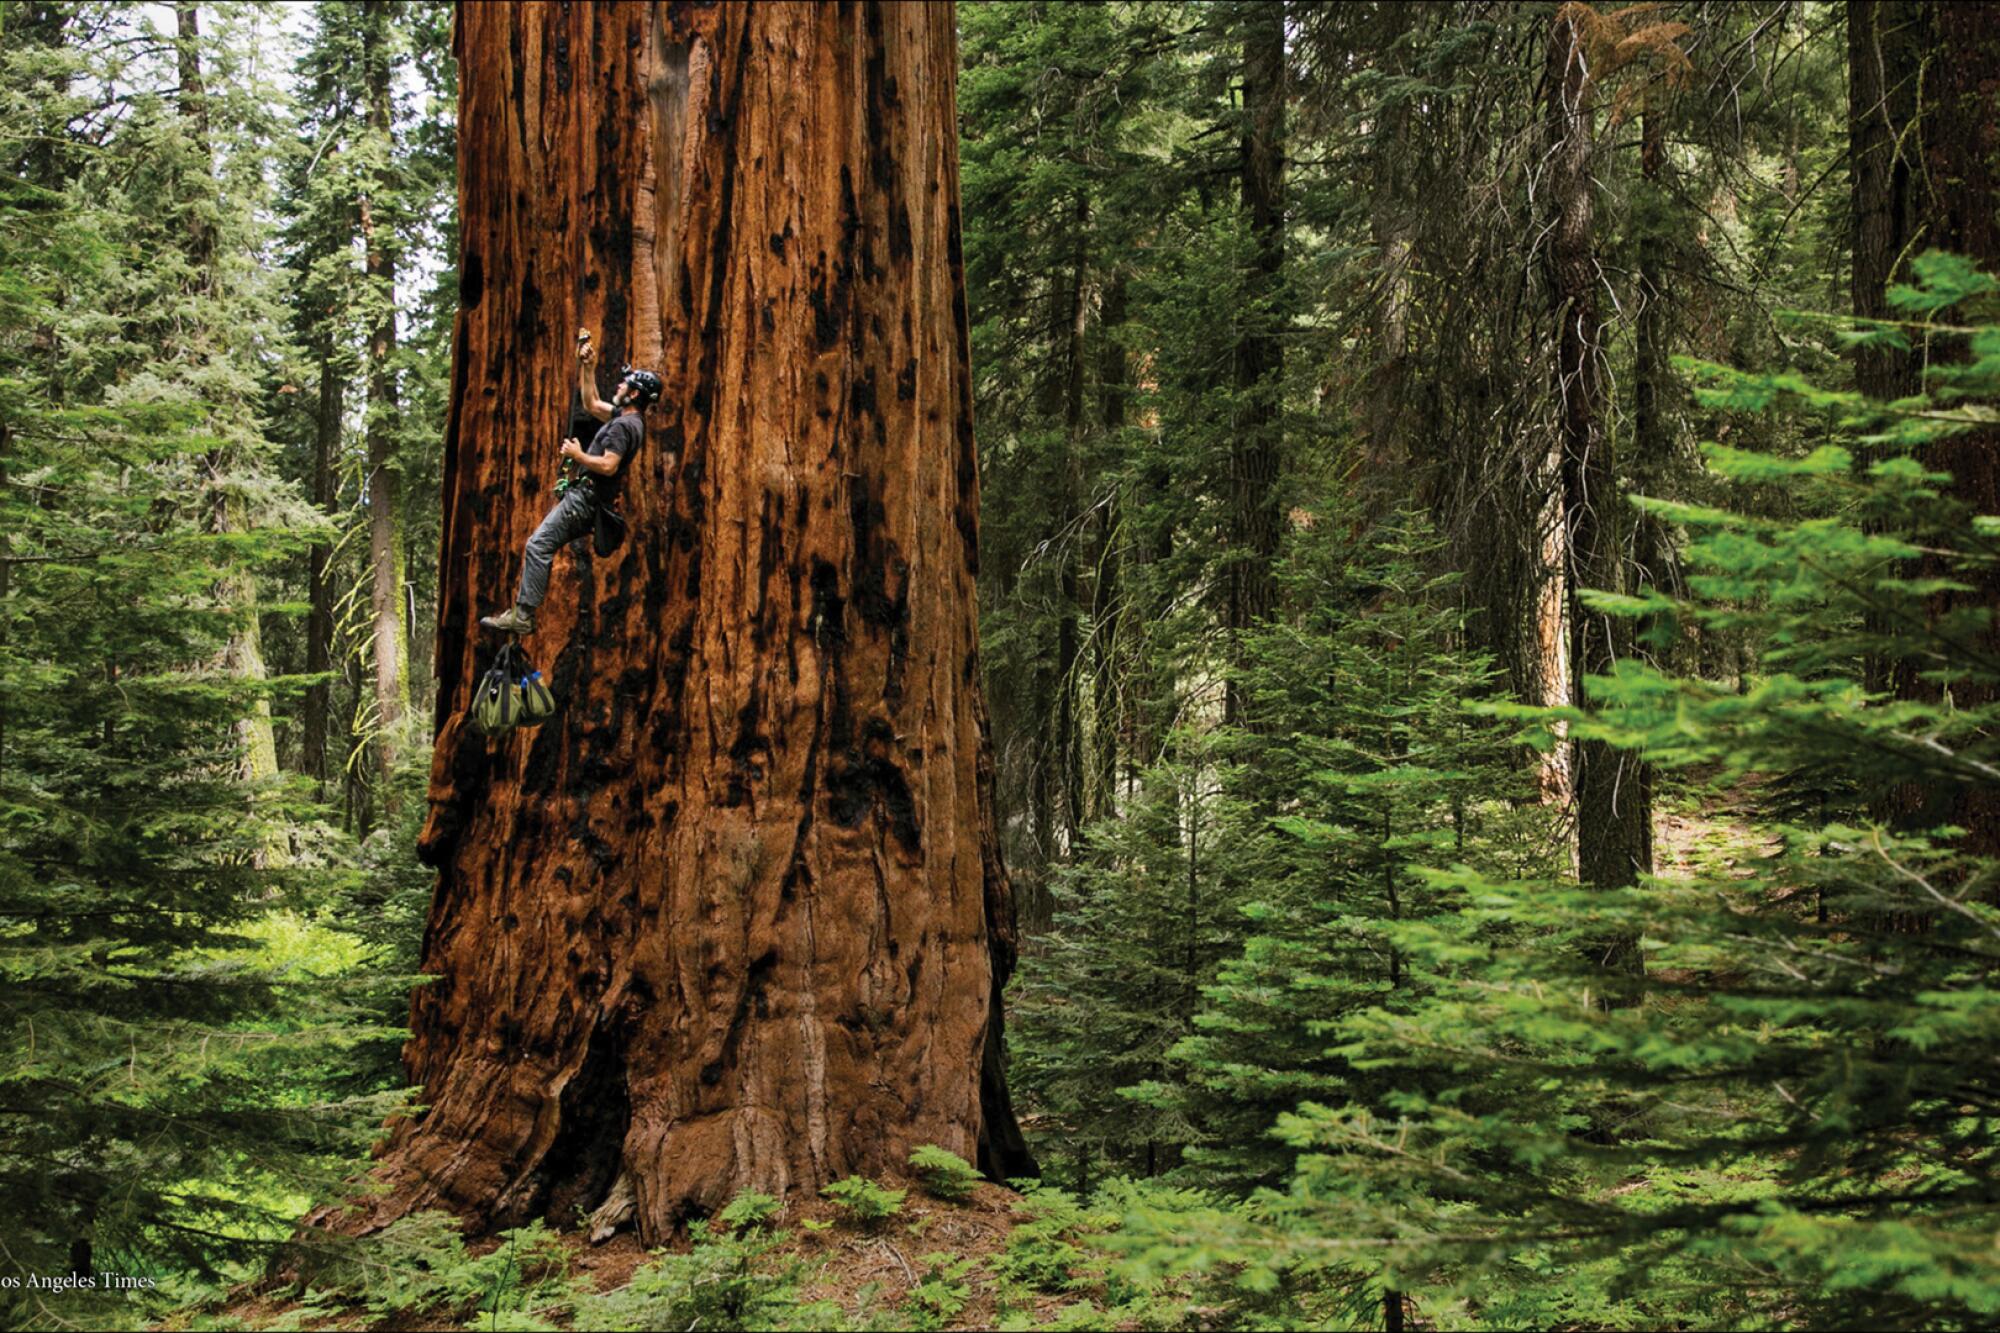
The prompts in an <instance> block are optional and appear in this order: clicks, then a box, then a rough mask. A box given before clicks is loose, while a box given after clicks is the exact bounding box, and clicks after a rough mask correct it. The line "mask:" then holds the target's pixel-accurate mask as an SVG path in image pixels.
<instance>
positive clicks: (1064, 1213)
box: [993, 1185, 1117, 1293]
mask: <svg viewBox="0 0 2000 1333" xmlns="http://www.w3.org/2000/svg"><path fill="white" fill-rule="evenodd" d="M1116 1221H1117V1218H1116V1216H1115V1215H1112V1216H1104V1215H1101V1214H1093V1213H1091V1212H1090V1211H1088V1210H1087V1209H1086V1208H1085V1207H1084V1206H1083V1204H1081V1203H1080V1202H1078V1200H1077V1198H1076V1196H1075V1195H1074V1194H1071V1193H1069V1192H1068V1191H1066V1190H1062V1189H1058V1188H1056V1187H1055V1186H1053V1185H1036V1186H1031V1187H1030V1188H1029V1189H1028V1190H1027V1191H1026V1192H1025V1193H1024V1194H1023V1195H1022V1197H1021V1199H1020V1200H1019V1201H1018V1202H1017V1203H1015V1205H1014V1225H1013V1228H1012V1229H1011V1230H1010V1231H1008V1233H1007V1248H1006V1249H1005V1250H1003V1251H1002V1252H1001V1253H1000V1254H999V1255H998V1256H996V1257H995V1258H994V1260H993V1272H994V1275H995V1276H997V1277H999V1278H1000V1279H1001V1280H1002V1281H1003V1282H1008V1283H1013V1284H1016V1285H1019V1286H1024V1287H1028V1288H1030V1289H1032V1290H1034V1291H1041V1292H1051V1293H1059V1292H1065V1291H1074V1290H1077V1289H1079V1288H1081V1287H1087V1286H1090V1285H1091V1284H1092V1283H1094V1282H1095V1281H1096V1280H1097V1279H1098V1278H1099V1276H1100V1274H1099V1273H1097V1272H1096V1271H1095V1269H1094V1268H1093V1267H1092V1264H1093V1256H1092V1254H1091V1252H1090V1250H1089V1249H1088V1248H1087V1242H1088V1238H1089V1237H1090V1236H1092V1235H1095V1234H1096V1233H1097V1232H1099V1231H1101V1230H1103V1229H1104V1228H1106V1227H1108V1226H1112V1225H1115V1224H1116Z"/></svg>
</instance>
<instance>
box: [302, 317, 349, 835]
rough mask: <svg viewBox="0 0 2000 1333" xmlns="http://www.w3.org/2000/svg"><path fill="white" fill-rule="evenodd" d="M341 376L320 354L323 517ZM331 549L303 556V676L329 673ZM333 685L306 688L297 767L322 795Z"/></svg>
mask: <svg viewBox="0 0 2000 1333" xmlns="http://www.w3.org/2000/svg"><path fill="white" fill-rule="evenodd" d="M344 392H345V389H344V386H343V385H342V383H341V379H340V372H339V370H338V369H336V367H335V366H334V363H333V349H332V348H331V347H328V348H325V349H323V350H322V352H321V359H320V367H319V405H318V411H317V414H316V417H315V421H314V429H313V477H312V502H313V504H314V505H315V506H316V507H317V508H318V509H319V510H320V512H322V513H328V512H331V511H332V508H333V459H334V455H335V453H336V452H337V451H338V450H339V447H340V408H341V399H342V397H343V396H344ZM332 556H333V548H332V546H330V545H328V544H326V543H316V544H315V545H314V546H313V548H312V550H311V551H310V552H309V553H308V554H307V556H306V566H307V593H306V597H307V607H308V610H307V614H306V674H308V675H319V674H322V673H325V672H328V671H331V670H332V669H333V578H332V573H331V570H330V569H329V568H328V566H329V563H330V562H331V560H332ZM331 695H332V686H331V683H330V682H328V681H321V682H319V683H318V684H316V685H309V686H307V687H306V696H305V706H304V716H303V718H302V719H301V721H302V728H301V730H302V732H303V742H302V746H301V760H300V767H301V769H302V770H303V771H304V772H305V773H306V775H307V776H309V777H311V778H312V779H313V780H314V781H315V782H317V783H319V786H320V797H321V799H322V800H323V799H325V796H326V776H327V767H326V724H327V710H328V706H329V703H330V700H331Z"/></svg>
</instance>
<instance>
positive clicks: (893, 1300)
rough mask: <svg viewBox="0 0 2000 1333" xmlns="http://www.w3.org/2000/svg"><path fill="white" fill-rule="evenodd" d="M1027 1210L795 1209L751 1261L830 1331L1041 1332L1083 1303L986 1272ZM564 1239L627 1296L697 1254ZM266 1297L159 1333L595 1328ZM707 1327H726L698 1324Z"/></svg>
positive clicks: (624, 1237)
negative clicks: (886, 1212) (655, 1270)
mask: <svg viewBox="0 0 2000 1333" xmlns="http://www.w3.org/2000/svg"><path fill="white" fill-rule="evenodd" d="M1020 1199H1021V1196H1020V1195H1018V1194H1016V1193H1014V1192H1013V1191H1012V1190H1008V1189H1003V1188H1001V1187H999V1186H995V1185H988V1184H982V1185H979V1186H977V1187H976V1188H975V1189H974V1191H973V1193H972V1195H971V1196H970V1197H969V1198H967V1199H964V1200H962V1201H959V1202H952V1203H948V1202H944V1201H941V1200H938V1199H933V1198H929V1197H926V1196H925V1195H923V1194H922V1193H921V1191H920V1190H918V1189H916V1188H914V1187H913V1188H911V1189H910V1191H909V1194H908V1197H907V1198H906V1200H905V1201H904V1203H903V1206H902V1208H901V1209H900V1210H899V1211H898V1212H897V1213H896V1214H895V1215H894V1216H893V1217H890V1218H887V1219H885V1220H884V1221H882V1222H880V1223H878V1224H876V1225H875V1226H874V1227H863V1226H860V1225H858V1224H856V1223H854V1222H853V1221H852V1220H850V1219H846V1218H844V1217H843V1216H842V1214H841V1209H840V1208H838V1207H837V1206H836V1205H834V1204H832V1203H829V1202H826V1201H824V1200H818V1199H814V1200H809V1201H795V1202H794V1203H792V1204H791V1205H790V1206H788V1207H787V1208H786V1209H785V1210H784V1212H783V1213H782V1214H781V1215H780V1216H779V1217H777V1218H776V1219H774V1225H775V1227H776V1228H777V1231H778V1232H779V1233H781V1243H780V1244H779V1245H778V1246H777V1247H776V1248H775V1249H774V1250H772V1251H771V1252H770V1253H769V1254H767V1255H765V1256H763V1257H761V1258H759V1259H758V1260H756V1263H755V1268H756V1269H757V1270H758V1271H759V1272H760V1273H763V1274H766V1275H770V1276H772V1278H773V1279H774V1281H775V1282H776V1283H777V1284H778V1285H780V1286H781V1287H782V1288H783V1292H784V1299H785V1300H786V1302H787V1303H788V1304H789V1303H796V1305H797V1306H800V1307H806V1306H811V1305H814V1304H815V1303H821V1302H823V1303H825V1305H823V1306H822V1307H821V1308H822V1309H825V1308H826V1307H827V1306H831V1307H837V1308H838V1310H839V1315H838V1316H836V1317H835V1318H834V1319H829V1321H828V1322H829V1323H830V1324H831V1323H836V1322H837V1325H838V1326H839V1327H845V1328H867V1329H894V1328H937V1329H942V1328H969V1329H981V1328H995V1327H998V1326H999V1324H1000V1322H1001V1319H1002V1318H1003V1317H1004V1316H1007V1315H1010V1314H1011V1315H1014V1316H1016V1317H1018V1318H1021V1319H1023V1320H1024V1321H1025V1322H1027V1323H1029V1324H1032V1325H1040V1324H1043V1323H1045V1322H1047V1321H1048V1320H1049V1319H1051V1318H1053V1317H1054V1316H1056V1315H1057V1314H1058V1313H1060V1312H1061V1311H1062V1310H1063V1309H1065V1308H1066V1307H1068V1306H1071V1305H1074V1304H1075V1303H1076V1299H1075V1297H1068V1298H1065V1297H1062V1296H1054V1295H1047V1294H1044V1293H1040V1292H1034V1291H1025V1290H1023V1289H1021V1288H1019V1287H1018V1286H1015V1287H1012V1288H1005V1289H1003V1288H1004V1284H1003V1283H1002V1282H1001V1281H1000V1280H999V1279H998V1278H996V1277H995V1276H994V1268H993V1265H992V1263H991V1261H992V1260H993V1259H994V1257H995V1256H997V1255H999V1254H1000V1253H1001V1252H1002V1251H1003V1250H1005V1249H1006V1247H1007V1240H1008V1237H1009V1236H1010V1235H1011V1234H1012V1232H1013V1229H1014V1226H1015V1224H1016V1221H1017V1217H1016V1213H1015V1205H1016V1204H1018V1203H1019V1202H1020ZM557 1240H558V1241H559V1242H560V1245H561V1247H562V1249H563V1251H564V1257H563V1259H562V1261H561V1267H562V1269H563V1271H565V1272H566V1273H567V1274H568V1275H569V1276H571V1277H573V1278H577V1279H582V1280H583V1281H585V1282H587V1283H588V1286H589V1288H590V1289H592V1290H594V1291H596V1292H599V1293H615V1292H618V1291H620V1290H622V1289H625V1288H627V1287H628V1286H629V1285H630V1284H631V1283H632V1281H633V1278H634V1276H635V1274H637V1273H638V1272H639V1270H640V1269H641V1268H642V1267H644V1266H646V1265H647V1264H649V1263H652V1262H655V1261H657V1260H658V1259H659V1258H660V1256H662V1255H688V1254H689V1253H690V1252H691V1251H692V1250H693V1248H694V1247H693V1244H692V1242H691V1240H690V1238H689V1237H688V1236H686V1235H685V1234H683V1235H681V1236H679V1237H677V1238H676V1239H675V1240H674V1241H673V1243H671V1244H669V1245H665V1246H661V1247H659V1248H656V1249H652V1250H648V1249H647V1248H646V1247H644V1246H642V1245H641V1244H640V1243H639V1240H638V1238H637V1237H636V1236H634V1235H633V1234H632V1233H631V1232H629V1231H623V1232H620V1233H618V1234H617V1235H615V1236H613V1237H612V1238H611V1239H609V1240H607V1241H605V1242H604V1243H602V1244H600V1245H592V1244H590V1243H589V1241H588V1240H587V1239H586V1233H585V1232H584V1231H582V1230H577V1231H571V1232H565V1233H558V1235H557ZM502 1244H503V1242H502V1240H501V1239H500V1238H499V1237H487V1238H485V1239H483V1240H479V1241H474V1242H469V1243H468V1244H467V1245H466V1247H465V1255H464V1258H465V1260H467V1261H477V1260H479V1259H481V1258H485V1257H488V1256H491V1255H493V1254H494V1253H495V1252H496V1251H497V1250H498V1249H499V1248H500V1246H501V1245H502ZM958 1265H962V1266H960V1267H958V1269H957V1271H956V1272H949V1271H947V1272H942V1273H941V1272H940V1270H946V1269H948V1268H950V1267H951V1266H958ZM723 1267H724V1268H725V1269H726V1268H727V1265H724V1266H723ZM714 1279H720V1281H719V1282H718V1285H720V1283H721V1282H726V1280H727V1273H726V1272H725V1273H706V1274H703V1275H702V1277H701V1278H699V1279H697V1281H710V1280H714ZM266 1286H268V1284H266V1283H245V1284H243V1285H242V1286H240V1287H238V1288H236V1289H235V1290H234V1291H232V1292H231V1294H230V1296H229V1298H228V1299H227V1300H226V1301H224V1302H222V1303H220V1305H219V1307H213V1308H210V1309H207V1310H203V1311H199V1312H195V1311H187V1312H181V1313H180V1314H178V1315H177V1316H175V1317H173V1318H170V1319H167V1320H165V1321H163V1322H162V1323H160V1324H158V1325H156V1326H155V1327H156V1328H159V1329H161V1330H197V1329H245V1330H251V1329H256V1330H277V1329H286V1330H293V1329H309V1330H318V1329H329V1330H331V1329H339V1330H355V1331H357V1333H360V1331H364V1330H365V1331H368V1333H376V1331H381V1330H391V1329H394V1330H408V1331H409V1333H458V1331H459V1330H464V1333H473V1330H479V1329H485V1328H488V1327H500V1328H513V1329H523V1328H529V1327H536V1326H540V1324H539V1323H538V1322H535V1321H546V1323H547V1326H549V1327H553V1328H558V1329H571V1328H574V1329H583V1328H586V1327H589V1326H590V1325H587V1324H585V1323H582V1322H579V1321H578V1320H577V1318H576V1312H575V1311H574V1310H572V1309H570V1308H568V1305H569V1303H568V1302H560V1303H556V1304H552V1305H551V1304H540V1303H538V1302H537V1301H536V1300H535V1299H534V1293H533V1291H532V1290H530V1291H526V1292H522V1293H519V1297H520V1298H519V1299H518V1300H509V1301H507V1302H506V1303H505V1304H504V1305H503V1306H502V1308H501V1309H500V1310H499V1312H498V1313H499V1319H498V1320H495V1319H494V1318H493V1312H491V1311H489V1310H485V1309H474V1308H465V1307H460V1308H458V1309H433V1310H431V1311H430V1312H428V1313H419V1312H416V1311H412V1310H403V1311H397V1312H394V1313H389V1314H376V1313H370V1312H369V1311H367V1310H365V1309H362V1308H358V1306H356V1305H353V1304H346V1305H335V1304H332V1303H329V1302H327V1301H326V1300H325V1299H324V1298H321V1299H319V1300H317V1301H308V1300H305V1299H302V1298H300V1297H299V1296H298V1295H296V1294H292V1293H289V1292H287V1293H271V1292H269V1291H260V1290H259V1289H260V1288H261V1287H266ZM919 1289H921V1290H919ZM830 1313H831V1311H829V1314H830ZM524 1316H527V1317H529V1318H527V1319H524ZM630 1326H631V1327H643V1326H644V1325H642V1324H632V1325H630ZM700 1326H701V1327H711V1326H725V1325H711V1324H709V1323H707V1322H703V1323H702V1324H701V1325H700ZM726 1326H735V1325H733V1324H729V1325H726ZM789 1326H793V1327H808V1326H810V1325H807V1324H796V1325H789Z"/></svg>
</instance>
